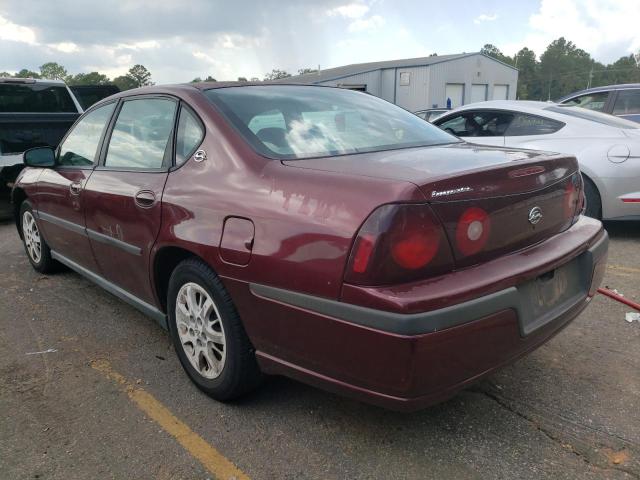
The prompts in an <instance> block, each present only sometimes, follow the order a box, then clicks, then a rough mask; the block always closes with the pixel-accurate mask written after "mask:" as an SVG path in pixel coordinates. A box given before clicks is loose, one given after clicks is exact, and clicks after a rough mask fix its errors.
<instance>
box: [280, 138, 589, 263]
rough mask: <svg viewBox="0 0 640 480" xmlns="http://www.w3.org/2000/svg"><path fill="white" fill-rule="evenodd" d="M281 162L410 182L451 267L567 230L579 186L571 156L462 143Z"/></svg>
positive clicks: (514, 249)
mask: <svg viewBox="0 0 640 480" xmlns="http://www.w3.org/2000/svg"><path fill="white" fill-rule="evenodd" d="M284 163H285V164H287V165H291V166H296V167H302V168H313V169H321V170H329V171H335V172H344V173H349V174H358V175H366V176H374V177H382V178H390V179H394V180H405V181H408V182H411V183H414V184H415V185H416V186H417V187H418V188H419V189H420V190H421V191H422V192H423V194H424V195H425V197H426V199H427V201H428V202H429V204H430V205H431V208H432V209H433V211H434V213H435V214H436V215H437V217H438V218H439V219H440V221H441V222H442V224H443V226H444V228H445V232H446V235H447V238H448V240H449V244H450V246H451V250H452V252H453V255H454V261H455V266H456V268H461V267H466V266H469V265H473V264H476V263H480V262H483V261H487V260H490V259H492V258H495V257H498V256H500V255H503V254H506V253H509V252H513V251H516V250H520V249H522V248H525V247H527V246H529V245H532V244H535V243H538V242H540V241H542V240H544V239H546V238H549V237H551V236H553V235H555V234H557V233H559V232H561V231H563V230H566V229H567V228H569V227H570V226H571V224H572V222H573V220H574V215H575V213H576V211H577V207H576V204H577V201H578V199H579V193H578V191H579V189H580V188H581V181H580V176H579V174H578V173H577V172H578V164H577V161H576V159H575V158H574V157H571V156H567V155H558V154H547V153H541V152H534V151H529V150H517V149H504V148H495V147H485V146H480V145H473V144H467V143H461V144H453V145H447V146H439V147H426V148H417V149H406V150H394V151H391V152H376V153H373V154H360V155H349V156H342V157H328V158H322V159H305V160H294V161H285V162H284ZM571 202H573V203H571ZM478 215H480V217H478ZM483 215H484V217H482V216H483ZM485 217H486V218H485ZM478 221H480V223H481V225H478V223H477V222H478ZM474 222H476V223H474ZM472 224H473V225H472ZM480 227H482V228H480ZM465 239H466V240H465ZM479 245H480V248H479Z"/></svg>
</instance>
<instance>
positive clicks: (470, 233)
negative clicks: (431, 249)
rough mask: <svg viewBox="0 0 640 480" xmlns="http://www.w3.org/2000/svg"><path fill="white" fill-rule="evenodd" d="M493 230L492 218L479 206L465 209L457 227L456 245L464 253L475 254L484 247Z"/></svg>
mask: <svg viewBox="0 0 640 480" xmlns="http://www.w3.org/2000/svg"><path fill="white" fill-rule="evenodd" d="M490 232H491V218H489V215H488V214H487V212H485V211H484V210H483V209H481V208H478V207H471V208H468V209H467V210H465V211H464V212H463V213H462V215H461V216H460V219H459V220H458V226H457V227H456V246H457V247H458V250H460V252H462V254H464V255H467V256H469V255H473V254H475V253H478V252H479V251H480V250H482V249H483V248H484V246H485V245H486V244H487V240H488V239H489V233H490Z"/></svg>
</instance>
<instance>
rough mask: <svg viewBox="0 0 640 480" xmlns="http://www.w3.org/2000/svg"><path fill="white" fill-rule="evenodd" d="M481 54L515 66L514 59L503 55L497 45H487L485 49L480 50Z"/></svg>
mask: <svg viewBox="0 0 640 480" xmlns="http://www.w3.org/2000/svg"><path fill="white" fill-rule="evenodd" d="M480 53H483V54H485V55H488V56H490V57H493V58H495V59H497V60H500V61H501V62H504V63H507V64H509V65H513V58H511V57H508V56H507V55H505V54H503V53H502V52H501V51H500V49H499V48H498V47H496V46H495V45H491V44H490V43H487V44H486V45H485V46H484V47H482V48H481V49H480Z"/></svg>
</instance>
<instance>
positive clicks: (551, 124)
mask: <svg viewBox="0 0 640 480" xmlns="http://www.w3.org/2000/svg"><path fill="white" fill-rule="evenodd" d="M562 127H564V123H562V122H558V121H556V120H551V119H550V118H543V117H538V116H536V115H525V114H523V113H518V114H516V116H515V117H514V119H513V122H511V125H509V128H508V129H507V132H506V133H505V135H506V136H507V137H517V136H521V135H549V134H550V133H555V132H557V131H558V130H560V129H561V128H562Z"/></svg>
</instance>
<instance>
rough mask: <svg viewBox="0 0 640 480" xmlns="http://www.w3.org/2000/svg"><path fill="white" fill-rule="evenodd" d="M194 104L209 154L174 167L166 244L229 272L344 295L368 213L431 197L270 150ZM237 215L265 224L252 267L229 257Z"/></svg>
mask: <svg viewBox="0 0 640 480" xmlns="http://www.w3.org/2000/svg"><path fill="white" fill-rule="evenodd" d="M205 102H206V100H205ZM189 103H190V104H191V106H192V107H193V108H194V109H195V110H196V111H197V113H198V114H199V115H200V116H201V117H202V118H203V119H204V120H205V124H206V125H207V135H206V137H205V140H204V142H203V144H202V145H201V147H200V148H202V149H204V150H205V151H206V153H207V160H205V161H203V162H199V163H198V162H195V161H194V160H193V159H190V160H188V161H187V162H186V163H185V164H184V165H183V166H182V167H180V168H178V169H176V170H175V171H173V172H171V173H170V174H169V177H168V179H167V183H166V186H165V190H164V193H163V198H162V205H163V207H162V208H163V212H162V219H163V220H162V228H161V231H160V234H159V237H158V242H157V245H156V247H155V251H156V252H157V251H158V250H159V249H160V248H163V247H166V246H179V247H181V248H184V249H187V250H189V251H192V252H194V253H196V254H197V255H199V256H200V257H202V258H203V259H204V260H205V261H206V262H207V263H208V264H209V265H211V266H212V268H213V269H214V270H215V271H216V272H217V273H218V274H219V275H220V276H221V277H223V279H224V278H228V279H232V280H238V281H240V282H256V283H262V284H266V285H271V286H276V287H280V288H285V289H290V290H295V291H299V292H304V293H309V294H312V295H317V296H323V297H327V298H334V299H337V298H338V297H339V295H340V289H341V286H342V278H343V273H344V268H345V264H346V260H347V256H348V254H349V249H350V247H351V243H352V240H353V237H354V236H355V233H356V232H357V230H358V228H359V227H360V225H361V224H362V223H363V222H364V220H365V219H366V217H367V216H368V215H369V214H370V213H371V212H372V211H373V210H374V209H375V208H376V207H377V206H379V205H381V204H383V203H388V202H392V201H401V200H418V201H424V196H423V195H422V194H421V193H420V192H419V190H418V189H417V187H415V185H413V184H411V183H408V182H403V181H393V180H383V179H376V178H370V177H364V176H358V175H345V174H337V173H330V172H322V171H317V170H308V169H300V168H293V167H288V166H285V165H283V164H282V163H281V162H280V161H277V160H269V159H266V158H264V157H261V156H259V155H257V154H256V153H255V152H254V151H253V150H252V149H251V148H250V147H249V146H248V145H247V144H246V143H245V142H244V140H242V139H241V138H240V137H239V135H238V134H237V133H236V132H235V130H233V129H232V128H231V127H230V126H229V125H228V124H227V123H226V122H225V121H224V120H223V119H222V118H220V117H219V115H218V114H217V112H216V111H215V110H214V109H213V107H211V106H209V104H208V102H206V103H204V102H201V101H200V100H199V99H197V98H194V99H193V100H192V101H191V102H189ZM301 161H304V160H301ZM231 216H233V217H241V218H246V219H249V220H251V221H252V222H253V224H254V227H255V237H254V243H253V248H252V254H251V260H250V261H249V263H248V265H246V266H239V265H233V264H230V263H227V262H225V261H223V260H222V259H221V258H220V252H219V245H220V241H221V235H222V231H223V225H224V221H225V219H226V218H228V217H231Z"/></svg>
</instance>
